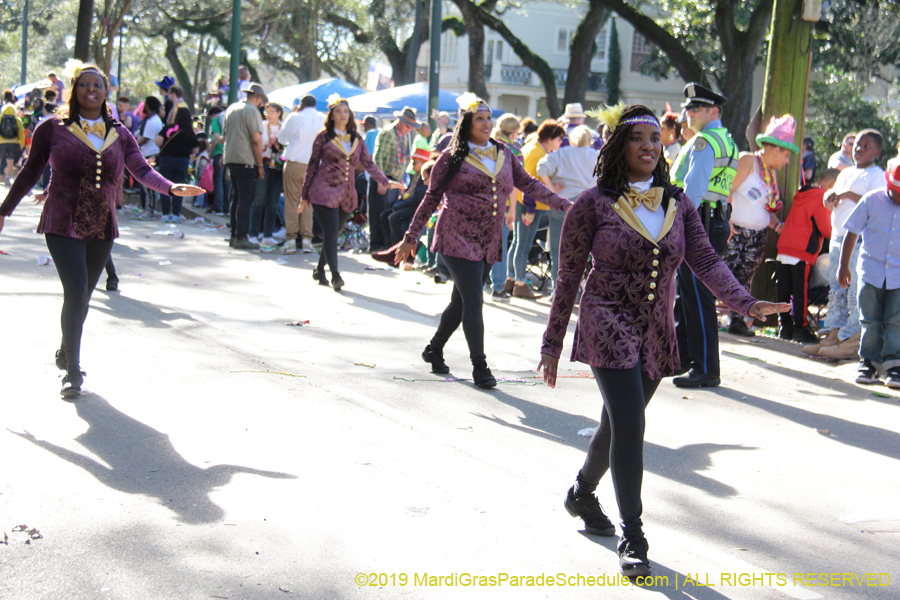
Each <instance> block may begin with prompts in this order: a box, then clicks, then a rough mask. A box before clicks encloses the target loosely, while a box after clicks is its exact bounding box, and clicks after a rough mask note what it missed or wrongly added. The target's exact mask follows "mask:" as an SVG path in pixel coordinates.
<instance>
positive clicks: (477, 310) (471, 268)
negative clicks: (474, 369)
mask: <svg viewBox="0 0 900 600" xmlns="http://www.w3.org/2000/svg"><path fill="white" fill-rule="evenodd" d="M443 260H444V263H445V264H446V265H447V269H448V270H449V271H450V274H451V276H452V277H453V291H452V292H451V293H450V304H448V305H447V308H445V309H444V312H443V314H441V322H440V324H439V325H438V329H437V331H436V332H435V334H434V337H433V338H431V347H432V348H436V349H443V347H444V345H445V344H446V343H447V340H449V339H450V336H451V335H453V332H454V331H456V330H457V329H458V328H459V325H460V323H462V326H463V333H465V335H466V343H467V344H468V345H469V357H470V358H471V359H472V362H473V364H474V363H477V362H483V361H485V359H486V357H485V354H484V315H483V314H482V308H483V306H484V296H483V295H482V294H483V293H484V292H483V291H482V290H483V287H484V272H485V267H486V263H485V262H484V261H483V260H479V261H475V260H466V259H464V258H457V257H455V256H447V255H443Z"/></svg>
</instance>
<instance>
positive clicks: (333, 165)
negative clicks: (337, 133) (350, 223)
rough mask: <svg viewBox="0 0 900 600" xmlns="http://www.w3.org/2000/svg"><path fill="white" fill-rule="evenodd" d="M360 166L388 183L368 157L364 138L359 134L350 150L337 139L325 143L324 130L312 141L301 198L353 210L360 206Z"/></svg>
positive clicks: (377, 179)
mask: <svg viewBox="0 0 900 600" xmlns="http://www.w3.org/2000/svg"><path fill="white" fill-rule="evenodd" d="M360 165H362V167H363V168H364V169H365V170H366V172H368V173H369V175H371V176H372V179H374V180H375V181H376V182H378V183H380V184H382V185H387V184H388V183H389V182H388V178H387V177H385V175H384V173H382V172H381V170H379V168H378V167H376V166H375V163H374V162H373V161H372V157H371V156H369V150H368V149H367V148H366V143H365V140H363V138H362V137H360V136H357V137H356V139H355V140H353V143H352V144H351V146H350V152H347V150H346V149H345V148H344V146H343V144H341V142H340V140H338V139H337V138H332V139H331V140H330V141H327V142H326V141H325V130H324V129H323V130H322V131H321V132H320V133H319V135H317V136H316V140H315V141H314V142H313V146H312V154H310V156H309V166H308V167H307V169H306V177H304V178H303V189H302V191H301V192H300V198H302V199H304V200H309V201H310V202H311V203H312V204H320V205H322V206H327V207H328V208H337V207H338V206H340V207H341V208H342V209H344V212H348V213H352V212H353V211H354V210H356V208H357V206H358V205H359V199H358V198H357V196H356V185H355V181H356V168H357V167H358V166H360Z"/></svg>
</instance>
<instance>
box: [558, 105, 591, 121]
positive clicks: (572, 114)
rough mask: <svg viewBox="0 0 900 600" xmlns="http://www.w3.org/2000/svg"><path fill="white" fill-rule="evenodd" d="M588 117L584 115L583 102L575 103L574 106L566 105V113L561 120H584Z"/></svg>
mask: <svg viewBox="0 0 900 600" xmlns="http://www.w3.org/2000/svg"><path fill="white" fill-rule="evenodd" d="M586 116H587V115H586V114H584V108H583V107H582V106H581V102H574V103H572V104H566V112H565V113H563V116H561V117H560V119H583V118H585V117H586Z"/></svg>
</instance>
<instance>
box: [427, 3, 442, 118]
mask: <svg viewBox="0 0 900 600" xmlns="http://www.w3.org/2000/svg"><path fill="white" fill-rule="evenodd" d="M429 42H431V49H430V51H429V53H428V115H429V117H430V116H431V113H432V112H433V111H435V110H440V87H441V0H431V37H430V38H429ZM432 125H433V128H434V129H435V130H436V129H437V127H438V125H437V121H434V119H432Z"/></svg>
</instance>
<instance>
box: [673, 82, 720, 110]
mask: <svg viewBox="0 0 900 600" xmlns="http://www.w3.org/2000/svg"><path fill="white" fill-rule="evenodd" d="M684 98H685V100H684V102H683V103H682V104H681V106H682V108H686V107H687V106H690V105H695V106H696V105H706V106H722V105H723V104H725V103H726V102H728V98H726V97H725V96H722V95H720V94H717V93H715V92H714V91H712V90H711V89H709V88H708V87H706V86H703V85H700V84H699V83H689V84H687V85H686V86H684Z"/></svg>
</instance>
